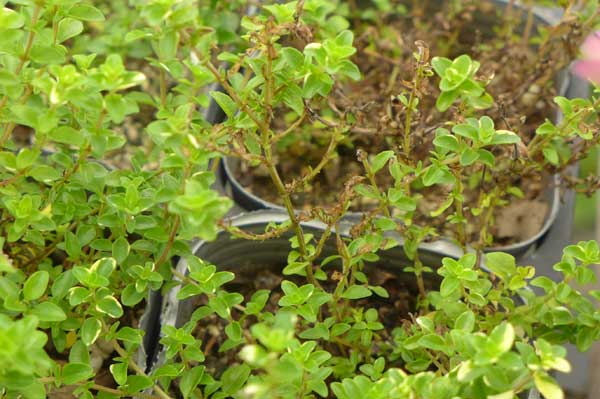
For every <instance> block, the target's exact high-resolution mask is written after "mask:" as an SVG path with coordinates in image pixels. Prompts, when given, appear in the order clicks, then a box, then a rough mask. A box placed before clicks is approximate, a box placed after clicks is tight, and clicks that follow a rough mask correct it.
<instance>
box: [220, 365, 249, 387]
mask: <svg viewBox="0 0 600 399" xmlns="http://www.w3.org/2000/svg"><path fill="white" fill-rule="evenodd" d="M250 371H251V369H250V366H248V365H246V364H241V365H238V366H233V367H229V368H228V369H227V370H225V372H224V373H223V375H222V376H221V384H222V389H223V391H224V392H225V393H228V394H235V393H237V392H238V391H239V390H240V389H242V387H243V386H244V384H245V383H246V380H247V379H248V377H249V376H250Z"/></svg>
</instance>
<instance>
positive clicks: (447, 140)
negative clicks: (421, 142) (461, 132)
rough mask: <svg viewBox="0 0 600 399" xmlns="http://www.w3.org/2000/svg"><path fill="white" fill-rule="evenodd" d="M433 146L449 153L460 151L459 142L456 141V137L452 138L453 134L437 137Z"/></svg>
mask: <svg viewBox="0 0 600 399" xmlns="http://www.w3.org/2000/svg"><path fill="white" fill-rule="evenodd" d="M433 144H434V145H435V146H436V147H440V148H443V149H445V150H448V151H458V149H459V146H458V140H457V139H456V137H454V136H452V135H451V134H444V135H441V136H437V137H436V138H435V139H434V140H433Z"/></svg>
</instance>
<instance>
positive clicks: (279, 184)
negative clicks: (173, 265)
mask: <svg viewBox="0 0 600 399" xmlns="http://www.w3.org/2000/svg"><path fill="white" fill-rule="evenodd" d="M271 47H272V44H270V43H269V44H268V46H267V55H268V56H267V62H266V66H265V71H266V72H268V71H270V70H271V65H272V61H273V54H272V49H271ZM198 58H200V59H202V57H198ZM205 65H206V67H207V68H208V69H209V71H210V72H211V73H212V74H213V76H214V77H215V79H216V80H217V82H219V84H221V86H222V87H223V88H224V89H225V91H226V92H227V94H228V95H229V96H230V97H231V99H232V100H233V101H234V102H235V103H236V105H237V106H238V107H239V108H240V109H241V110H242V111H243V112H245V113H246V114H247V115H248V117H249V118H250V119H252V121H253V122H254V123H255V124H256V126H257V127H258V129H259V131H260V138H261V147H262V151H263V154H264V165H265V166H266V167H267V169H268V171H269V176H270V177H271V180H272V181H273V184H274V185H275V188H276V189H277V193H278V194H279V196H280V197H281V199H282V201H283V204H284V207H285V209H286V211H287V213H288V216H289V218H290V221H291V223H292V227H293V229H294V232H295V234H296V237H297V239H298V246H299V249H300V255H301V257H302V259H303V260H304V261H307V262H308V265H307V266H306V275H307V279H308V281H309V282H310V283H312V284H313V285H315V286H317V287H320V286H321V285H320V284H319V282H318V281H317V280H316V279H315V277H314V273H313V268H312V267H313V266H312V263H311V262H310V261H309V260H308V259H309V257H308V251H307V249H306V242H305V238H304V232H303V230H302V226H301V225H300V221H299V220H298V217H297V215H296V212H295V210H294V205H293V204H292V200H291V198H290V193H289V192H288V190H287V189H286V188H285V185H284V184H283V181H282V180H281V176H279V172H278V171H277V168H276V167H275V164H274V162H273V155H272V151H271V137H272V131H271V128H270V118H271V110H270V107H271V103H270V102H271V99H272V97H273V93H272V90H273V87H272V84H273V82H272V76H270V75H271V74H266V75H265V76H266V79H265V97H264V98H265V104H264V105H265V108H266V110H267V112H266V115H265V118H264V119H261V118H260V117H259V116H258V115H257V114H256V113H255V112H253V111H252V110H251V109H250V108H249V107H248V105H247V104H246V103H245V102H244V101H243V100H242V99H241V98H240V97H239V95H238V94H237V92H236V90H235V89H234V88H233V87H232V86H231V85H230V84H229V82H227V79H225V78H223V77H222V76H221V74H220V73H219V71H218V70H217V68H216V67H215V66H214V65H213V64H212V63H211V62H210V61H206V62H205Z"/></svg>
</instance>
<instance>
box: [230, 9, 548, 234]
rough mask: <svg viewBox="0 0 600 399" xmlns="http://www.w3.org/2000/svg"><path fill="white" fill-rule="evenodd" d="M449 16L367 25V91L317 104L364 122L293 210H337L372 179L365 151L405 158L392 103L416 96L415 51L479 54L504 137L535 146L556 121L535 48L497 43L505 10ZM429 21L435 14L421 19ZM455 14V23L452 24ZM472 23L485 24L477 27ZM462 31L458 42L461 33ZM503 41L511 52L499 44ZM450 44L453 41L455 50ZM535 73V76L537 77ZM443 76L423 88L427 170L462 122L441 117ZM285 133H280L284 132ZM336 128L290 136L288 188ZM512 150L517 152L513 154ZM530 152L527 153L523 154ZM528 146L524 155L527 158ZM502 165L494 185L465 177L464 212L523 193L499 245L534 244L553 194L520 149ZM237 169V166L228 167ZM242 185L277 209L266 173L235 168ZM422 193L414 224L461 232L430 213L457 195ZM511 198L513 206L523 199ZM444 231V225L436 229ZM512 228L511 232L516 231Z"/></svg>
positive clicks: (321, 110)
mask: <svg viewBox="0 0 600 399" xmlns="http://www.w3.org/2000/svg"><path fill="white" fill-rule="evenodd" d="M444 4H445V5H444V10H442V11H439V10H438V12H435V13H434V14H433V17H432V18H429V19H421V18H415V15H414V14H413V15H407V16H404V17H384V18H381V20H380V21H379V24H380V25H377V23H375V24H363V25H365V26H362V25H361V26H357V27H353V29H354V30H355V32H357V33H356V36H355V45H356V46H357V48H358V52H357V55H356V56H355V58H354V62H355V63H356V64H357V65H358V66H359V68H360V70H361V72H362V74H363V79H362V80H361V81H360V82H358V83H347V82H346V83H343V84H338V85H337V86H336V87H335V88H334V90H333V95H332V96H331V98H330V99H329V101H328V103H327V104H323V103H320V104H311V105H310V106H311V108H312V109H313V110H314V112H316V113H318V114H320V115H321V117H323V118H326V119H329V120H335V119H336V118H337V120H342V119H346V120H347V118H348V117H349V116H350V115H351V117H352V118H353V119H354V120H355V121H356V122H355V123H354V125H353V126H354V127H353V128H352V129H351V131H350V133H349V135H348V138H347V140H346V141H344V142H342V143H341V144H340V145H339V147H338V150H337V158H336V159H334V160H333V161H331V162H330V163H329V165H328V166H326V167H325V168H324V170H323V171H322V172H321V173H320V174H319V175H318V176H317V178H316V179H315V180H314V181H313V183H312V184H311V185H310V186H308V187H303V190H301V192H300V191H298V192H296V193H294V194H293V196H292V200H293V202H294V205H295V206H296V207H297V208H300V209H308V208H311V207H315V206H324V205H331V204H336V203H337V202H338V195H339V193H341V192H342V190H343V187H344V183H345V182H346V181H347V180H348V179H349V178H350V177H352V176H356V175H364V170H363V167H362V165H361V163H360V162H359V161H358V160H357V157H356V152H357V150H358V149H363V150H365V151H366V152H367V153H369V154H377V153H378V152H380V151H382V150H388V149H391V150H394V151H396V152H397V154H398V155H399V156H400V157H402V151H401V145H402V137H403V134H404V120H405V115H406V114H405V107H404V106H403V105H401V104H399V103H397V102H394V101H392V100H391V96H393V95H398V94H401V93H405V94H407V96H408V92H410V81H411V80H412V74H413V72H412V71H413V70H414V58H413V56H412V53H413V52H414V51H415V46H414V43H415V42H416V41H417V40H420V41H423V42H425V43H426V44H427V45H428V46H429V48H430V50H429V51H430V56H431V57H434V56H447V57H450V58H452V57H455V56H458V55H460V54H463V53H467V54H470V55H471V56H472V58H473V59H474V60H478V61H480V62H481V68H480V71H479V72H478V75H477V76H478V77H479V78H480V79H481V80H485V81H488V80H489V81H490V84H489V85H488V86H487V91H488V92H489V93H490V94H491V95H492V96H493V98H494V99H495V102H496V104H495V105H494V107H493V108H491V109H488V110H486V111H484V112H483V113H482V114H481V115H483V114H485V115H489V116H490V117H492V119H494V121H495V124H496V128H497V129H508V130H512V131H514V132H516V133H518V134H519V135H520V136H521V138H522V140H523V142H524V143H525V144H526V143H528V142H529V141H530V140H531V138H532V137H533V134H534V131H535V129H536V127H537V126H538V125H539V124H540V123H541V122H543V120H544V119H545V118H550V119H551V118H552V117H553V115H554V107H553V105H552V103H551V101H552V98H553V97H554V95H556V90H555V87H554V83H553V81H552V79H550V78H548V77H547V76H545V75H547V74H548V72H547V68H542V67H540V66H539V65H538V64H537V61H536V58H535V53H534V51H533V50H532V49H530V48H528V47H526V46H523V45H522V44H521V43H520V42H519V43H508V44H507V42H506V40H504V39H502V40H496V41H490V38H489V37H488V36H489V30H490V27H491V26H493V25H494V24H496V23H499V22H501V21H502V18H503V17H502V12H503V11H504V10H498V9H496V8H495V7H494V6H493V4H491V3H490V2H486V1H483V2H473V3H472V4H471V5H470V6H467V7H466V9H465V10H463V11H462V12H460V13H458V14H455V15H454V14H453V13H452V11H449V10H448V9H447V7H450V5H449V4H446V2H444ZM422 15H427V14H426V13H422ZM449 15H451V16H453V18H452V19H450V18H449V17H448V16H449ZM473 20H476V21H483V22H482V23H479V24H477V23H472V21H473ZM453 32H456V33H457V34H454V33H453ZM500 42H503V43H504V45H502V46H501V45H499V43H500ZM447 43H451V45H450V46H449V47H448V46H447ZM532 71H535V73H533V72H532ZM437 82H438V78H437V77H432V78H430V79H429V80H428V81H426V83H425V84H424V86H423V87H422V88H421V90H420V93H419V97H420V106H419V113H418V114H417V115H416V116H415V117H414V118H413V121H414V122H413V123H412V124H411V132H412V133H411V140H412V150H411V152H412V157H411V158H413V159H412V161H411V162H413V164H414V163H416V162H417V161H423V162H424V164H425V165H427V161H426V160H427V158H428V155H429V151H431V150H432V149H433V145H432V140H433V138H434V131H435V129H436V128H438V127H441V126H443V125H444V123H445V122H446V121H452V120H460V116H459V112H458V110H457V109H456V108H451V109H450V110H448V111H447V112H445V113H443V114H442V113H439V112H438V111H437V110H436V109H435V106H434V104H435V99H436V98H437V94H438V93H439V90H438V88H437ZM286 117H287V115H285V114H279V116H278V119H276V120H275V122H274V129H275V130H276V131H279V130H283V129H284V126H286V124H285V122H284V119H285V118H286ZM280 125H281V126H280ZM329 134H330V133H329V130H328V128H325V127H324V126H323V125H322V124H319V123H315V121H314V120H308V121H306V122H305V123H304V124H303V125H302V126H301V127H300V128H299V130H298V132H297V133H294V134H293V135H291V136H289V137H286V138H285V139H284V140H285V143H284V145H280V146H278V147H277V148H275V152H274V153H275V156H276V164H277V165H278V168H279V172H280V173H281V175H282V176H283V178H284V180H285V182H290V181H292V180H294V179H297V178H299V177H301V176H303V175H305V174H306V173H307V172H308V170H309V168H310V167H314V166H315V165H316V164H318V162H319V161H320V160H321V159H322V158H323V155H324V153H325V150H326V147H327V143H328V137H329ZM505 147H508V146H505ZM523 148H524V147H523ZM523 148H521V149H520V150H521V151H522V150H523ZM494 152H495V155H496V157H497V159H498V160H500V161H499V162H498V171H499V172H498V173H495V174H490V173H489V171H487V172H488V173H487V175H486V180H485V181H484V182H481V178H482V176H483V171H482V168H481V167H470V168H466V169H465V170H464V171H463V173H464V176H470V180H471V181H470V185H471V186H470V187H468V188H467V190H466V193H465V194H466V198H465V209H466V210H468V209H469V208H470V207H473V206H476V204H477V201H478V199H479V197H480V192H486V191H489V190H490V188H491V187H494V186H500V187H507V186H510V185H515V186H517V187H520V188H521V190H522V191H523V193H524V198H523V199H522V200H520V201H518V205H515V206H510V207H506V208H504V209H500V210H499V211H498V212H496V213H495V219H496V220H497V221H499V224H496V225H494V226H493V228H492V229H491V233H492V235H494V237H495V242H494V244H496V245H501V244H509V243H514V242H517V241H521V240H523V239H526V238H529V237H531V236H533V235H535V233H537V232H538V231H539V230H540V229H541V227H542V225H543V222H544V219H545V218H546V216H547V214H548V211H549V204H547V203H546V201H545V199H543V198H542V197H543V194H544V190H545V189H546V188H547V187H548V186H549V184H548V181H547V180H543V179H542V178H541V177H540V174H539V173H537V174H536V175H522V174H521V173H520V171H519V168H518V165H517V164H518V162H516V159H518V157H519V156H520V155H519V154H520V153H519V152H518V151H517V152H515V148H513V147H512V146H511V147H510V148H496V149H494ZM229 162H235V161H231V160H229ZM233 169H234V177H235V178H236V179H238V181H239V182H240V183H241V184H242V185H243V186H244V187H246V188H247V190H248V191H250V192H251V193H253V194H255V195H257V196H258V197H260V198H262V199H264V200H266V201H269V202H271V203H277V204H281V202H280V199H279V198H278V196H277V192H276V190H275V188H274V186H273V184H272V183H271V180H270V178H269V176H268V174H267V173H266V170H264V167H262V166H258V167H253V166H249V165H247V164H245V163H242V164H241V165H239V167H234V168H233ZM378 179H379V182H378V183H379V184H380V185H381V187H383V188H385V187H389V186H390V185H391V184H392V182H393V180H392V178H391V176H389V174H388V172H387V171H386V170H385V169H384V170H382V171H381V172H380V173H379V174H378ZM412 189H413V192H419V193H420V194H422V196H423V197H422V199H421V201H420V202H419V205H418V211H417V214H416V217H415V220H416V222H417V223H418V224H421V225H432V224H433V225H434V227H437V228H438V229H439V230H438V231H441V232H442V233H448V232H450V233H451V232H452V231H454V229H455V226H454V225H447V223H446V222H445V221H444V219H445V218H444V217H443V216H442V217H437V218H431V217H429V212H430V211H431V210H434V209H437V208H438V207H439V205H440V204H442V203H443V202H444V201H445V200H446V199H447V198H448V194H449V192H450V190H451V187H436V188H433V189H427V190H425V189H423V188H422V187H419V186H418V184H413V187H412ZM504 199H507V200H509V201H508V202H513V203H515V202H514V201H515V200H514V197H510V196H509V195H506V196H505V198H504ZM372 208H373V204H372V203H370V202H369V200H365V199H360V200H357V201H355V202H354V203H353V204H352V206H351V210H352V211H365V210H369V209H372ZM522 209H529V212H528V215H527V216H528V217H527V220H525V221H523V220H522V218H523V212H521V210H522ZM466 216H467V218H469V219H470V220H469V223H468V225H472V226H475V230H476V231H474V232H473V234H471V235H470V236H469V237H468V238H469V240H468V241H469V242H474V241H477V239H478V237H477V236H478V231H479V230H480V227H479V225H478V222H477V220H478V218H476V217H474V216H473V215H471V214H470V212H468V211H467V212H466ZM436 223H437V225H435V224H436ZM511 227H512V228H511Z"/></svg>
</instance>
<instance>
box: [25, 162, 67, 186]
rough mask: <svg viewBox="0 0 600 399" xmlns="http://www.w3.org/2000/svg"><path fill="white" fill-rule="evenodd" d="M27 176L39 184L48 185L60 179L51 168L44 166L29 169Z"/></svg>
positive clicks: (57, 173)
mask: <svg viewBox="0 0 600 399" xmlns="http://www.w3.org/2000/svg"><path fill="white" fill-rule="evenodd" d="M29 176H31V177H33V178H34V179H35V180H37V181H39V182H45V183H48V182H51V181H54V180H58V179H60V176H61V175H60V173H59V171H58V170H56V169H55V168H51V167H50V166H46V165H37V166H34V167H33V168H31V170H30V171H29Z"/></svg>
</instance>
